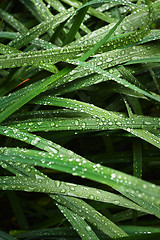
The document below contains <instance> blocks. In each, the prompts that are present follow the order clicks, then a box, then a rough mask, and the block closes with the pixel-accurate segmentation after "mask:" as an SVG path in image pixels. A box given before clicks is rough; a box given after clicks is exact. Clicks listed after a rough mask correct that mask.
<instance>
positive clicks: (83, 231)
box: [56, 203, 99, 240]
mask: <svg viewBox="0 0 160 240" xmlns="http://www.w3.org/2000/svg"><path fill="white" fill-rule="evenodd" d="M56 205H57V206H58V208H59V209H60V210H61V212H62V213H63V214H64V216H65V217H66V218H67V219H68V221H69V222H70V223H71V225H72V226H73V228H74V229H75V230H76V231H77V233H78V234H79V235H80V237H81V239H84V240H85V239H86V240H89V239H93V240H98V239H99V238H98V237H97V236H96V235H95V233H94V232H93V230H92V228H91V227H90V226H89V225H88V224H87V223H86V222H85V221H84V220H83V218H81V217H80V216H78V215H77V214H76V213H74V212H72V211H71V210H70V209H67V208H66V207H64V206H62V205H60V204H58V203H56Z"/></svg>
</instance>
